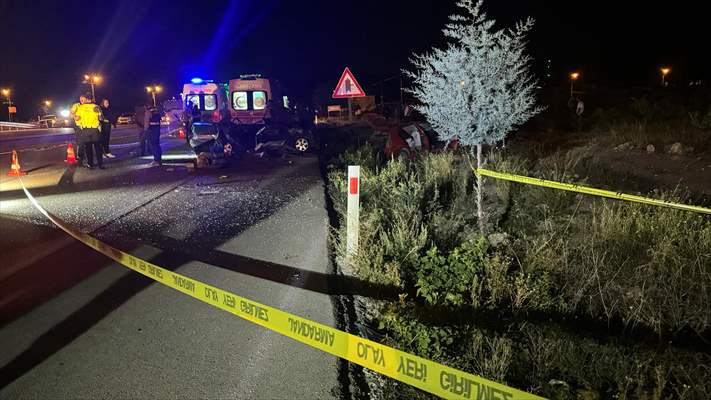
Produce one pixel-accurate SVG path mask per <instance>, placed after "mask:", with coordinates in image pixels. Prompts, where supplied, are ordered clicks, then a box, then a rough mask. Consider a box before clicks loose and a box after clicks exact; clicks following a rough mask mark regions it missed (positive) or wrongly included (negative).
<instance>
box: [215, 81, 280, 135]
mask: <svg viewBox="0 0 711 400" xmlns="http://www.w3.org/2000/svg"><path fill="white" fill-rule="evenodd" d="M229 96H230V97H229V98H230V107H229V110H230V117H231V119H232V122H234V123H236V124H244V125H256V124H263V123H264V117H265V114H266V111H267V105H268V104H269V102H270V101H271V102H272V110H271V112H272V113H279V112H282V113H284V112H287V110H288V108H289V98H288V97H287V96H286V95H285V94H284V90H283V88H282V87H281V85H280V84H279V82H278V81H276V80H273V79H267V78H264V77H262V75H260V74H250V75H240V77H239V78H237V79H231V80H230V81H229ZM272 117H273V116H272Z"/></svg>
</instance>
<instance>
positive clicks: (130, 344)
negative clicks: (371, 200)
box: [0, 129, 351, 399]
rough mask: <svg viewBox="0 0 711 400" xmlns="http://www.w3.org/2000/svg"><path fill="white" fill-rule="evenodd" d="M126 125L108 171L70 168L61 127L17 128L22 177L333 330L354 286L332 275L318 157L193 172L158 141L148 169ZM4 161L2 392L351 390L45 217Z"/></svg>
mask: <svg viewBox="0 0 711 400" xmlns="http://www.w3.org/2000/svg"><path fill="white" fill-rule="evenodd" d="M121 131H122V130H118V131H114V135H113V137H114V138H115V140H113V141H112V146H113V149H112V152H114V154H117V155H118V156H119V157H118V158H117V159H115V160H110V161H109V162H108V163H107V166H108V168H107V169H106V170H86V169H84V168H77V167H69V166H66V165H65V164H64V163H63V161H62V160H63V159H64V146H63V145H64V142H63V141H62V140H59V139H57V137H59V135H61V133H60V134H58V135H56V136H55V135H54V134H53V133H50V134H45V135H37V136H36V137H35V138H34V141H33V140H32V139H31V138H27V137H25V138H24V139H22V140H26V142H24V146H23V147H22V151H21V152H20V157H21V163H22V167H23V169H25V170H29V171H30V173H29V175H27V176H26V177H24V178H23V180H24V181H25V182H26V183H27V185H28V186H29V187H30V190H31V191H32V193H33V194H34V195H35V196H36V197H37V199H38V201H39V203H40V204H42V206H43V207H45V208H46V209H47V210H49V211H50V212H52V213H54V214H55V215H57V216H59V217H60V218H62V219H64V220H65V221H67V222H68V223H70V224H71V225H73V226H75V227H78V228H80V229H82V230H84V231H86V232H90V233H91V234H92V235H93V236H95V237H98V238H99V239H101V240H103V241H105V242H107V243H109V244H111V245H113V246H115V247H118V248H120V249H122V250H124V251H128V252H130V253H132V254H134V255H136V256H139V257H142V258H144V259H146V260H149V261H151V262H153V263H155V264H158V265H161V266H163V267H166V268H169V269H174V270H176V271H178V272H180V273H181V274H185V275H187V276H190V277H193V278H195V279H198V280H200V281H203V282H205V283H208V284H212V285H215V286H218V287H220V288H223V289H227V290H230V291H233V292H234V293H237V294H239V295H242V296H245V297H247V298H250V299H253V300H255V301H258V302H262V303H265V304H268V305H270V306H274V307H278V308H281V309H283V310H286V311H289V312H293V313H295V314H298V315H301V316H303V317H306V318H310V319H313V320H316V321H318V322H321V323H324V324H326V325H330V326H334V327H336V325H337V324H336V317H337V316H338V315H337V313H336V312H335V311H334V303H335V298H336V296H337V295H341V294H344V293H347V292H348V288H349V287H351V282H343V281H341V280H340V277H339V276H337V275H334V274H332V269H333V268H332V266H331V264H330V261H329V255H328V248H327V235H328V229H329V228H328V227H329V225H328V216H327V211H326V206H325V198H324V187H323V181H322V179H321V174H320V171H319V166H318V160H317V158H316V157H315V156H313V155H311V156H306V157H287V158H278V159H256V158H253V157H249V156H247V157H245V158H244V159H242V160H240V161H239V162H237V163H236V164H235V165H232V166H230V167H227V168H224V169H204V170H202V169H201V170H194V169H193V168H189V163H190V162H191V161H192V157H193V155H192V153H191V152H190V151H189V149H187V148H186V146H185V144H184V142H183V141H182V140H178V139H167V138H166V139H164V140H163V144H164V149H167V151H166V154H165V156H166V157H165V159H164V165H163V166H162V167H156V168H149V167H148V166H147V164H148V162H150V159H148V157H145V158H141V157H137V156H135V154H134V152H135V149H136V142H135V139H136V137H137V134H136V131H135V130H130V129H126V130H125V131H124V132H121ZM5 139H7V138H0V146H1V147H0V152H6V151H7V149H8V146H7V144H8V143H10V142H11V140H9V139H8V140H5ZM12 140H15V142H12V143H14V144H13V145H16V144H17V143H18V142H17V140H19V138H13V139H12ZM54 140H57V141H54ZM63 140H64V141H67V140H68V139H67V137H66V135H65V138H64V139H63ZM51 145H62V146H58V147H55V148H53V149H45V148H46V147H51ZM2 157H5V156H4V155H3V156H2ZM5 161H6V159H5V158H1V159H0V162H3V164H2V165H0V173H2V178H0V254H1V255H2V256H1V258H2V259H1V260H0V398H2V399H5V398H8V399H9V398H77V397H82V398H250V399H252V398H265V399H275V398H333V397H337V398H340V397H347V394H348V388H347V386H348V385H349V383H348V378H347V375H348V373H347V371H346V372H343V371H342V370H343V369H344V368H343V367H342V362H339V361H338V360H336V359H335V358H334V357H333V356H330V355H327V354H325V353H322V352H320V351H317V350H315V349H312V348H309V347H307V346H305V345H303V344H300V343H297V342H295V341H293V340H291V339H288V338H285V337H282V336H280V335H278V334H276V333H272V332H270V331H267V330H265V329H264V328H261V327H258V326H256V325H253V324H251V323H249V322H246V321H244V320H241V319H239V318H237V317H234V316H232V315H230V314H227V313H225V312H223V311H221V310H218V309H215V308H212V307H210V306H207V305H206V304H203V303H201V302H198V301H197V300H194V299H192V298H190V297H187V296H184V295H182V294H180V293H178V292H176V291H174V290H172V289H169V288H166V287H164V286H161V285H159V284H156V283H152V282H151V281H150V280H148V279H147V278H145V277H142V276H140V275H138V274H136V273H134V272H131V271H129V270H127V269H126V268H124V267H122V266H120V265H117V264H115V263H113V262H111V260H109V259H108V258H106V257H104V256H102V255H100V254H98V253H96V252H94V251H93V250H91V249H89V248H88V247H86V246H84V245H82V244H80V243H78V242H77V241H75V240H73V239H71V238H69V237H68V236H67V235H66V234H64V233H63V232H61V231H59V230H58V229H56V228H54V227H53V226H52V225H51V223H50V222H49V221H47V220H46V218H44V217H43V216H42V215H41V214H39V213H38V212H37V211H36V210H34V208H33V207H32V206H31V204H30V203H29V201H28V200H26V198H25V197H24V194H23V193H22V191H21V190H19V187H18V183H17V179H16V178H8V177H6V176H5V175H6V173H7V169H8V166H9V165H8V166H6V165H5ZM339 365H340V367H339ZM346 369H347V368H346ZM344 375H345V376H344Z"/></svg>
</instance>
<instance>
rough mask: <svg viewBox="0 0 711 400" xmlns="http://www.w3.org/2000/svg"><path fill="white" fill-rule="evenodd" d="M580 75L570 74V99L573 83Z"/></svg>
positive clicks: (576, 73)
mask: <svg viewBox="0 0 711 400" xmlns="http://www.w3.org/2000/svg"><path fill="white" fill-rule="evenodd" d="M579 76H580V74H579V73H578V72H573V73H572V74H570V97H573V83H574V82H575V81H576V80H578V77H579Z"/></svg>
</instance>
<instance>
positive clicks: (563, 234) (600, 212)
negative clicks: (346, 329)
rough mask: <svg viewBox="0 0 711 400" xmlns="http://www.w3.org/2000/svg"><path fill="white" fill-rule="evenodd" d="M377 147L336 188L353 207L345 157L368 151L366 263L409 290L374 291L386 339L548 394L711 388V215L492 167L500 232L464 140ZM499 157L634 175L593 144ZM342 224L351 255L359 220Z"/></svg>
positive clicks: (674, 392)
mask: <svg viewBox="0 0 711 400" xmlns="http://www.w3.org/2000/svg"><path fill="white" fill-rule="evenodd" d="M376 154H377V152H376V151H375V150H374V149H373V148H371V147H369V146H364V147H362V148H359V149H358V150H356V151H352V152H347V153H345V154H344V155H343V156H341V158H340V159H339V160H337V162H336V163H335V166H334V168H332V169H331V170H330V172H329V193H330V195H331V197H332V199H333V203H334V208H335V209H336V211H337V213H338V214H339V216H340V218H341V219H342V221H344V220H345V199H346V196H345V193H346V187H345V181H346V179H345V175H344V170H345V168H344V166H345V165H347V164H359V165H361V176H362V184H361V223H360V232H361V238H360V249H359V253H358V254H357V256H356V257H355V259H354V260H353V265H352V268H353V271H354V273H355V274H357V275H358V276H359V277H360V278H362V279H366V280H370V281H373V282H377V283H384V284H389V285H396V286H398V287H400V288H401V291H402V294H401V296H400V301H398V302H393V303H387V302H385V303H378V304H374V307H375V308H376V309H377V313H376V316H375V317H374V319H373V321H370V323H371V325H372V327H373V328H374V329H375V332H376V334H377V335H381V337H380V338H379V339H382V340H385V341H386V342H388V343H389V344H391V345H393V346H395V347H398V348H401V349H403V350H406V351H412V352H414V353H416V354H418V355H421V356H423V357H427V358H431V359H434V360H437V361H440V362H443V363H446V364H448V365H452V366H455V367H458V368H462V369H465V370H467V371H471V372H474V373H477V374H480V375H482V376H485V377H487V378H490V379H494V380H497V381H500V382H504V383H508V384H511V385H513V386H516V387H519V388H522V389H529V390H532V391H534V392H536V393H540V394H543V395H547V396H553V397H559V398H576V396H577V397H578V398H581V396H582V398H596V397H595V396H602V397H604V398H613V397H614V398H646V399H660V398H679V399H682V398H683V399H686V398H688V399H696V398H699V399H701V398H708V397H709V392H710V391H711V389H710V388H709V385H710V384H709V382H711V379H710V378H711V374H710V373H709V368H711V361H710V360H709V352H708V350H704V349H705V347H704V344H703V343H704V341H708V340H709V339H711V335H710V332H711V219H709V218H708V216H705V215H699V214H694V213H689V212H683V211H678V210H672V209H665V208H658V207H652V206H646V205H639V204H632V203H623V202H619V201H611V200H604V199H599V198H591V197H586V196H582V195H577V194H573V193H567V192H562V191H556V190H552V189H547V188H539V187H532V186H524V185H519V184H513V183H509V182H500V181H494V180H491V179H487V183H486V186H485V193H486V197H487V202H486V204H487V214H488V218H487V222H488V223H489V224H490V226H491V228H492V229H493V235H489V236H488V237H485V236H481V235H480V234H479V232H478V231H477V229H476V227H477V221H476V210H475V208H474V204H475V188H474V177H473V175H472V173H471V169H470V167H469V164H468V163H467V162H466V160H465V159H464V158H463V157H462V156H461V155H455V154H451V153H448V154H433V155H429V156H426V157H421V158H418V159H417V160H414V161H412V162H400V161H390V162H385V163H384V162H383V161H381V160H379V159H378V157H377V156H376ZM489 167H491V168H492V169H496V170H501V171H506V172H513V173H521V174H524V175H529V176H537V177H541V178H546V179H551V180H559V181H564V182H576V183H585V182H587V181H591V180H592V181H596V182H597V181H601V180H604V179H608V180H609V181H610V183H611V184H614V181H615V180H616V179H619V178H620V177H619V176H615V175H609V174H606V172H605V170H604V169H601V168H599V165H596V163H595V159H594V157H593V156H592V155H591V154H589V150H586V149H585V148H583V149H575V150H573V151H560V152H557V153H554V154H553V155H550V156H547V157H544V158H540V159H527V158H520V157H516V156H512V155H508V154H505V153H492V154H491V156H490V159H489ZM601 175H603V176H601ZM651 195H652V196H661V197H663V198H670V199H674V200H677V201H681V202H683V201H685V200H687V197H688V195H684V194H682V193H681V192H678V193H653V194H651ZM494 236H497V237H498V238H499V239H497V240H493V237H494ZM333 238H334V243H335V244H336V249H337V251H338V252H339V253H340V255H341V256H343V255H344V253H343V252H344V250H345V249H344V241H345V240H344V239H345V227H344V225H343V224H341V228H340V229H339V230H337V231H336V232H334V235H333ZM502 238H503V239H502ZM677 342H679V343H677ZM386 385H395V386H397V389H394V391H393V392H392V393H390V394H389V396H393V397H394V398H418V397H423V396H426V395H424V394H422V393H419V392H417V391H416V390H414V389H411V388H406V387H401V385H400V384H397V383H394V382H387V383H386ZM385 392H388V390H385ZM585 396H592V397H585Z"/></svg>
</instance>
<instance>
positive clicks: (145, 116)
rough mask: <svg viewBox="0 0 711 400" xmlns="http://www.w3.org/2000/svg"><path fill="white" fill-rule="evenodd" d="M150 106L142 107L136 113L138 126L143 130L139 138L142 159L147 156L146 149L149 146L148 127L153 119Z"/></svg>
mask: <svg viewBox="0 0 711 400" xmlns="http://www.w3.org/2000/svg"><path fill="white" fill-rule="evenodd" d="M149 109H150V107H149V106H148V105H144V106H141V107H139V108H138V109H137V111H136V125H138V126H139V127H140V128H141V131H140V133H139V137H138V143H139V149H140V153H141V157H143V156H145V155H146V147H147V145H148V127H149V122H150V118H151V113H150V111H149Z"/></svg>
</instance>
